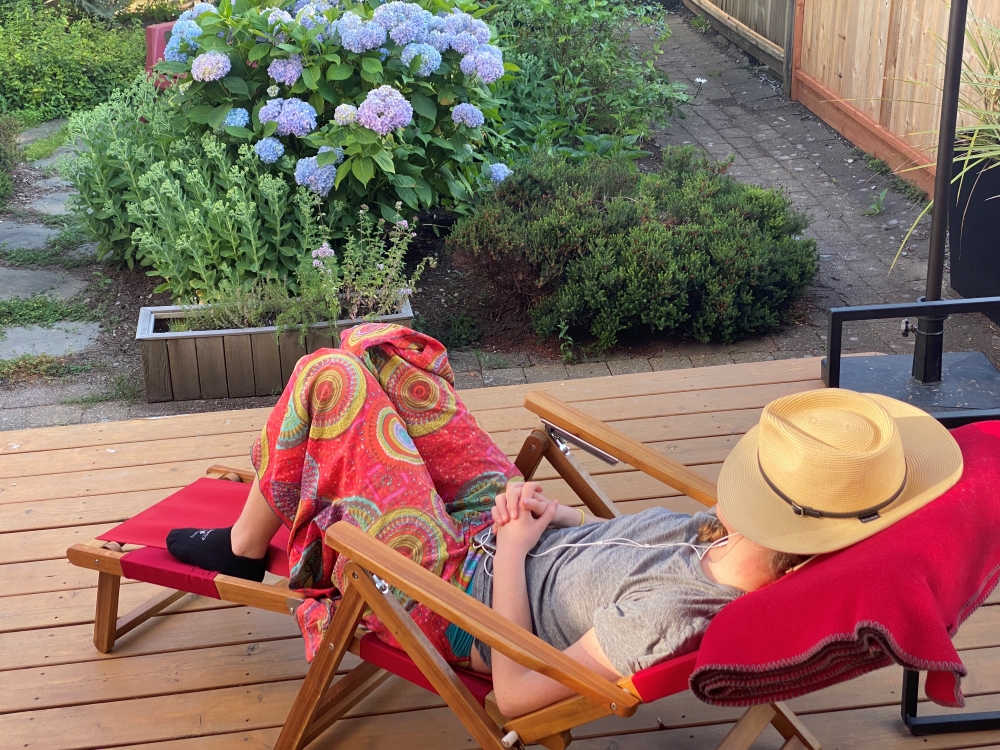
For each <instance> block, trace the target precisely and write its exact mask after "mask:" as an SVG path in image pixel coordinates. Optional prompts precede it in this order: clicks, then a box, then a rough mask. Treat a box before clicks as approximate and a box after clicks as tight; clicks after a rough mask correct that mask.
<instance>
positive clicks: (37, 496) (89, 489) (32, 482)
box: [0, 451, 250, 505]
mask: <svg viewBox="0 0 1000 750" xmlns="http://www.w3.org/2000/svg"><path fill="white" fill-rule="evenodd" d="M209 463H226V464H231V465H234V466H249V464H250V457H249V456H248V455H247V453H246V452H245V451H240V453H239V454H236V455H232V456H217V457H216V458H215V459H214V460H212V461H206V460H205V459H202V458H199V459H195V460H192V461H175V462H173V463H168V464H153V465H151V466H122V467H118V468H114V469H95V470H93V471H80V472H71V473H68V474H46V475H44V476H40V477H24V478H21V479H17V480H0V488H3V489H4V490H5V491H4V492H2V493H0V505H5V504H7V503H25V502H29V501H32V500H48V499H51V498H54V497H64V498H66V497H73V498H78V497H89V496H91V495H101V494H104V493H106V492H107V490H108V489H109V488H111V487H129V488H131V489H133V490H155V489H160V488H166V487H184V486H186V485H188V484H190V483H191V482H193V481H194V480H196V479H198V478H200V477H203V476H204V475H205V469H206V468H208V467H207V464H209Z"/></svg>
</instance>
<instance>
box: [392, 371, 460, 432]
mask: <svg viewBox="0 0 1000 750" xmlns="http://www.w3.org/2000/svg"><path fill="white" fill-rule="evenodd" d="M387 390H388V391H389V393H390V394H394V395H395V399H394V400H395V403H396V408H397V409H398V411H399V415H400V416H401V417H402V418H403V421H404V422H406V427H407V429H408V430H409V433H410V436H411V437H415V438H416V437H423V436H424V435H430V434H431V433H432V432H436V431H437V430H440V429H441V428H442V427H444V426H445V425H446V424H448V423H449V422H450V421H451V418H452V417H453V416H455V412H456V410H457V406H456V399H455V392H454V391H452V390H451V388H448V387H447V386H444V387H442V386H441V385H439V384H438V382H437V381H436V380H435V379H434V378H433V376H430V375H428V374H427V373H426V372H424V371H423V370H417V369H415V368H409V367H405V368H403V367H401V368H400V369H399V370H397V371H396V372H395V373H393V376H392V377H391V378H390V379H389V383H388V389H387Z"/></svg>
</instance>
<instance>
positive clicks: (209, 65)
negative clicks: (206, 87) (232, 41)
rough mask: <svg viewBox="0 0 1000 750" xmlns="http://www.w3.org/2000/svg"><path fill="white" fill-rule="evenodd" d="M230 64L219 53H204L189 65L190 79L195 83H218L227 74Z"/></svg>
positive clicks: (227, 58) (227, 59) (225, 57)
mask: <svg viewBox="0 0 1000 750" xmlns="http://www.w3.org/2000/svg"><path fill="white" fill-rule="evenodd" d="M231 66H232V63H230V62H229V56H228V55H224V54H223V53H221V52H214V51H213V52H206V53H204V54H203V55H198V56H197V57H196V58H195V59H194V62H193V63H191V77H192V78H193V79H194V80H196V81H218V80H219V79H220V78H224V77H225V76H226V74H227V73H229V68H230V67H231Z"/></svg>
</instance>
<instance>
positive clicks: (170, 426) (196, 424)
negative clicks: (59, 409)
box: [0, 409, 271, 462]
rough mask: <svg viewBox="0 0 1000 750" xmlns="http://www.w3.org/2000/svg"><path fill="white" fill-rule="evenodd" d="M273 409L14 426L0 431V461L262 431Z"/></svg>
mask: <svg viewBox="0 0 1000 750" xmlns="http://www.w3.org/2000/svg"><path fill="white" fill-rule="evenodd" d="M270 413H271V410H270V409H243V410H237V411H223V412H204V413H201V414H174V415H171V416H166V417H148V418H146V419H131V420H128V421H124V422H94V423H92V424H80V425H68V426H66V427H36V428H33V429H29V430H11V431H9V432H3V433H0V462H2V461H3V460H6V458H7V457H8V456H10V455H14V454H19V453H33V452H36V451H47V450H62V449H66V448H83V447H86V446H91V445H109V444H113V443H133V442H138V441H140V440H165V439H168V438H180V437H190V436H191V435H200V436H203V437H204V436H207V435H225V434H227V433H230V432H253V431H260V428H261V427H263V426H264V423H265V422H266V421H267V417H268V415H269V414H270ZM39 460H44V459H42V458H40V459H39Z"/></svg>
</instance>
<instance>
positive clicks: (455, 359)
mask: <svg viewBox="0 0 1000 750" xmlns="http://www.w3.org/2000/svg"><path fill="white" fill-rule="evenodd" d="M448 362H449V363H451V369H452V370H454V371H455V372H456V373H458V372H464V373H470V372H479V371H480V370H481V369H483V366H482V365H481V364H479V358H478V357H477V356H476V354H475V352H456V351H450V350H449V352H448Z"/></svg>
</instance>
